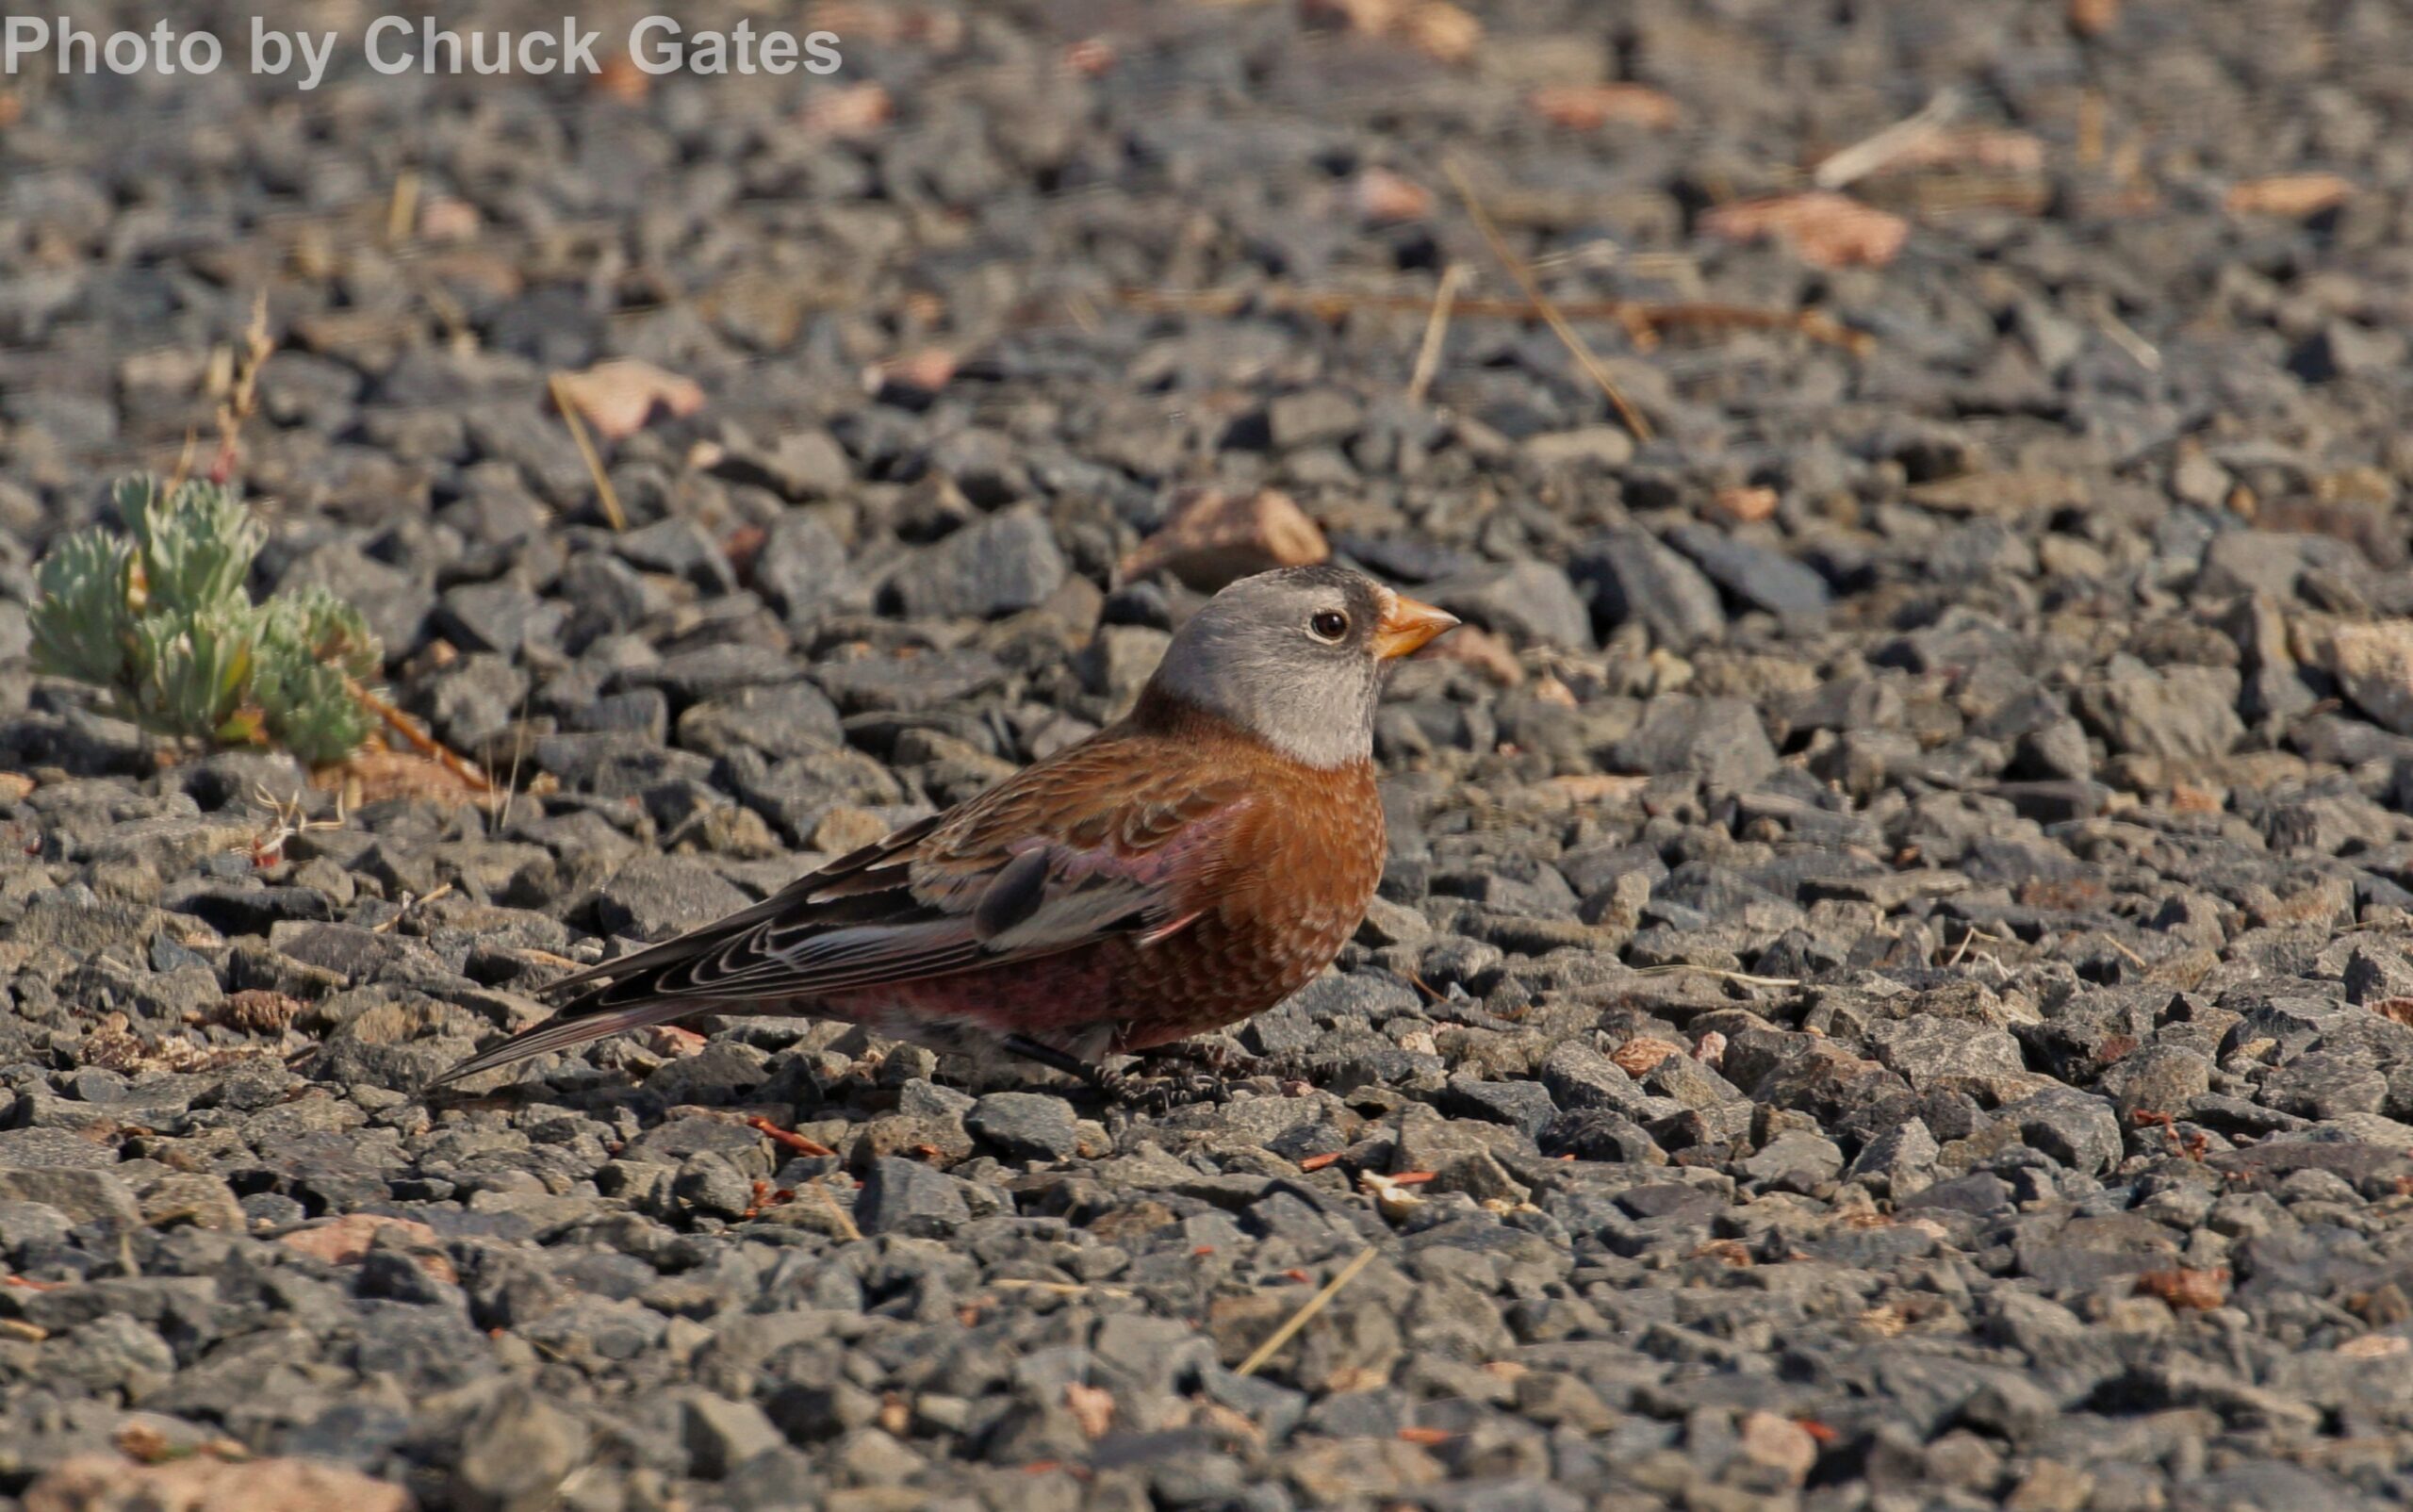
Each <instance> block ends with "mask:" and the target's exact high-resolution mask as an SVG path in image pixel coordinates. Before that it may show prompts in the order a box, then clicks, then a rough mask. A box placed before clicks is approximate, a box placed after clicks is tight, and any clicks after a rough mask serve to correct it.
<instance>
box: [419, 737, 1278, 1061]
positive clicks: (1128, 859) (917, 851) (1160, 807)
mask: <svg viewBox="0 0 2413 1512" xmlns="http://www.w3.org/2000/svg"><path fill="white" fill-rule="evenodd" d="M1167 754H1168V753H1167V752H1166V751H1165V749H1164V748H1163V747H1162V744H1161V741H1160V740H1159V738H1158V737H1154V736H1150V735H1145V734H1138V733H1129V732H1118V731H1106V732H1103V733H1101V734H1099V735H1097V736H1094V737H1092V739H1091V740H1089V741H1087V742H1084V743H1083V744H1081V745H1079V746H1076V747H1074V748H1071V749H1069V750H1067V751H1065V752H1063V753H1061V754H1060V755H1059V756H1058V757H1056V758H1054V759H1053V760H1050V761H1047V762H1042V763H1041V764H1037V765H1035V766H1032V767H1030V768H1028V769H1026V770H1025V771H1023V772H1021V773H1020V774H1018V775H1016V776H1015V777H1013V778H1011V779H1010V780H1009V781H1006V782H1004V783H1002V784H1000V785H999V786H997V787H995V788H993V789H991V790H990V791H989V792H987V793H985V794H982V795H981V796H980V797H977V798H974V799H972V800H971V801H970V802H968V803H965V804H963V805H961V806H960V807H959V808H957V809H955V810H953V811H951V812H949V813H947V814H941V815H937V816H935V817H933V818H929V819H926V820H923V821H922V822H921V823H919V824H916V825H913V826H911V827H909V828H907V829H905V830H899V831H897V832H896V833H895V834H894V835H891V836H889V837H888V838H887V839H885V840H882V841H880V842H879V843H878V844H877V845H873V846H866V847H864V848H863V849H862V850H858V851H855V852H853V853H851V854H849V855H846V856H843V857H841V858H839V859H838V860H837V861H835V862H832V863H830V864H829V865H828V866H825V867H823V868H822V869H821V870H819V871H816V872H813V873H812V874H811V875H809V876H806V877H803V878H800V879H797V880H796V881H795V882H793V883H791V884H789V885H788V886H787V887H786V888H784V889H782V890H781V891H780V893H778V894H777V895H775V896H772V897H769V898H766V899H765V900H763V902H761V903H758V904H756V905H755V906H754V907H752V908H749V909H747V910H744V911H743V912H738V913H733V914H731V915H730V916H729V917H728V918H725V919H721V920H718V921H716V922H715V923H713V924H709V925H706V926H704V927H703V928H702V929H696V930H693V931H691V932H689V933H687V934H683V935H681V936H680V937H679V938H677V939H675V940H670V941H666V942H665V943H664V944H662V945H655V946H653V947H651V948H650V949H647V950H641V951H639V952H637V953H636V954H634V955H632V956H628V957H625V958H623V959H621V960H618V961H611V962H608V963H607V964H605V965H603V966H600V967H598V968H597V969H595V970H594V971H590V972H587V973H584V974H583V975H581V976H579V977H575V978H569V979H568V980H567V981H566V982H563V983H561V984H560V985H562V986H586V985H588V984H590V983H594V982H599V981H606V980H607V979H608V985H604V986H599V987H593V988H592V989H591V990H590V991H588V992H587V993H586V994H583V996H581V997H579V998H578V999H577V1000H576V1001H574V1002H572V1003H570V1004H568V1005H567V1006H566V1007H565V1008H563V1010H562V1011H560V1012H559V1013H557V1014H555V1015H554V1016H553V1017H552V1018H551V1019H550V1020H548V1021H547V1022H546V1023H544V1024H542V1025H539V1026H537V1027H535V1028H533V1029H530V1030H528V1031H526V1032H524V1033H522V1034H520V1035H518V1036H517V1037H516V1038H514V1039H511V1040H507V1041H505V1042H503V1043H502V1044H499V1045H496V1046H495V1047H494V1048H492V1049H490V1050H486V1051H484V1052H482V1053H481V1054H479V1055H477V1056H475V1057H473V1058H471V1059H470V1060H467V1061H464V1062H463V1063H462V1064H461V1065H460V1066H457V1067H455V1068H454V1069H453V1070H451V1071H450V1072H447V1073H446V1074H445V1076H444V1077H443V1078H441V1079H443V1080H451V1079H453V1078H454V1077H458V1076H469V1075H472V1074H474V1073H476V1072H478V1071H483V1070H486V1069H489V1068H491V1067H493V1066H497V1065H503V1064H507V1063H508V1062H510V1061H512V1060H518V1059H520V1058H521V1057H523V1056H528V1055H533V1054H536V1053H538V1052H540V1051H543V1050H550V1049H558V1048H563V1047H566V1046H567V1045H570V1044H579V1043H581V1042H583V1041H585V1040H588V1039H593V1038H597V1037H599V1036H600V1035H604V1034H609V1033H614V1032H616V1031H618V1030H621V1029H626V1028H632V1027H638V1026H639V1025H642V1024H645V1023H659V1022H661V1021H663V1020H665V1019H668V1018H674V1017H677V1016H679V1015H681V1014H682V1013H688V1012H693V1011H697V1010H698V1009H704V1008H710V1007H713V1006H715V1005H720V1004H731V1003H741V1002H764V1003H773V1002H791V1003H800V1002H807V1001H810V1000H812V999H813V998H816V997H820V996H824V995H827V994H831V993H838V992H847V991H857V990H861V989H862V988H866V987H878V986H882V985H887V984H892V983H897V982H905V981H914V980H920V979H923V978H930V977H943V976H951V975H953V974H955V973H958V972H963V971H970V970H974V969H977V968H979V967H983V966H988V965H993V964H996V963H999V962H1002V961H1017V960H1024V959H1028V958H1030V957H1033V956H1042V955H1051V954H1054V953H1056V952H1058V951H1062V950H1070V949H1074V948H1075V947H1078V946H1080V945H1089V944H1092V943H1094V942H1096V941H1098V940H1101V939H1105V938H1108V937H1109V936H1113V935H1118V934H1126V935H1136V936H1139V937H1140V938H1141V939H1143V940H1149V941H1154V940H1159V939H1163V938H1165V937H1166V936H1168V935H1171V934H1173V933H1175V932H1178V931H1179V930H1180V929H1184V928H1185V927H1187V926H1188V925H1189V923H1190V921H1191V920H1192V919H1194V918H1195V917H1196V916H1197V915H1198V913H1199V912H1200V911H1201V910H1202V909H1204V908H1206V907H1208V906H1210V905H1211V903H1212V901H1213V900H1214V898H1215V897H1216V896H1219V894H1220V892H1221V890H1222V889H1223V888H1224V887H1225V886H1227V885H1228V884H1229V881H1230V879H1231V875H1232V868H1231V866H1230V863H1229V862H1228V860H1227V859H1226V855H1225V852H1226V850H1227V848H1228V841H1229V837H1230V835H1231V833H1232V830H1233V828H1234V826H1235V824H1236V823H1237V822H1238V821H1239V818H1240V817H1241V816H1242V815H1243V814H1245V813H1246V812H1247V810H1248V808H1249V806H1250V803H1251V794H1250V790H1249V788H1248V785H1247V783H1246V782H1245V781H1243V780H1241V779H1240V778H1239V776H1238V775H1225V776H1221V777H1218V778H1216V779H1215V780H1213V781H1208V782H1206V783H1203V784H1201V783H1199V782H1197V781H1196V780H1195V779H1196V773H1197V767H1196V765H1195V764H1192V763H1190V762H1184V761H1178V760H1173V761H1168V760H1166V759H1165V757H1166V756H1167Z"/></svg>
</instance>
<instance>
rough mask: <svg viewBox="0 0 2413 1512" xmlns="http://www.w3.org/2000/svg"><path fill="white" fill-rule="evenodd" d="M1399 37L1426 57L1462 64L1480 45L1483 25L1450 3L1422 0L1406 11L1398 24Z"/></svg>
mask: <svg viewBox="0 0 2413 1512" xmlns="http://www.w3.org/2000/svg"><path fill="white" fill-rule="evenodd" d="M1400 35H1401V37H1403V39H1405V41H1406V42H1407V44H1408V45H1409V46H1410V47H1413V48H1415V49H1416V50H1417V51H1418V52H1420V53H1422V54H1423V55H1424V56H1425V57H1427V58H1435V59H1437V60H1438V61H1440V62H1444V63H1463V62H1465V61H1466V60H1467V59H1468V58H1472V57H1473V56H1474V50H1475V49H1476V48H1477V47H1479V46H1481V45H1482V43H1483V23H1482V22H1480V21H1477V20H1476V19H1475V18H1474V16H1473V15H1472V14H1471V13H1470V12H1469V11H1465V10H1461V9H1459V8H1457V7H1456V6H1453V5H1452V4H1450V3H1449V0H1424V3H1423V4H1422V5H1419V6H1414V7H1411V8H1409V10H1408V12H1407V15H1406V17H1405V19H1403V21H1402V22H1401V23H1400Z"/></svg>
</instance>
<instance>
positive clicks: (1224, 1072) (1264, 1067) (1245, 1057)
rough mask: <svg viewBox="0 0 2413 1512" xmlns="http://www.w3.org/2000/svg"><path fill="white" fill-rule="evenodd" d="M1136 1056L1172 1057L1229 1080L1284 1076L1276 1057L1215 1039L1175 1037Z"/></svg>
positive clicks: (1153, 1058) (1141, 1051)
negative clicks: (1171, 1042) (1267, 1057)
mask: <svg viewBox="0 0 2413 1512" xmlns="http://www.w3.org/2000/svg"><path fill="white" fill-rule="evenodd" d="M1134 1055H1135V1056H1136V1057H1137V1058H1138V1059H1140V1060H1171V1061H1176V1062H1178V1063H1180V1064H1182V1065H1187V1066H1194V1067H1196V1068H1197V1069H1198V1070H1200V1071H1204V1072H1206V1073H1207V1075H1209V1076H1221V1077H1223V1078H1225V1079H1227V1080H1239V1081H1245V1080H1247V1079H1248V1078H1249V1077H1251V1076H1275V1077H1279V1076H1280V1075H1281V1073H1280V1071H1279V1070H1278V1069H1277V1066H1276V1063H1275V1061H1274V1060H1268V1059H1266V1058H1265V1057H1262V1056H1254V1055H1250V1054H1249V1053H1248V1052H1246V1051H1244V1050H1237V1049H1234V1048H1233V1047H1232V1046H1230V1045H1228V1044H1220V1043H1218V1042H1216V1041H1213V1040H1176V1041H1174V1043H1173V1044H1152V1045H1150V1046H1148V1048H1146V1049H1144V1050H1140V1051H1135V1052H1134Z"/></svg>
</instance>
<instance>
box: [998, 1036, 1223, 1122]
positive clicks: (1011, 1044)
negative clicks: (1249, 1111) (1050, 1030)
mask: <svg viewBox="0 0 2413 1512" xmlns="http://www.w3.org/2000/svg"><path fill="white" fill-rule="evenodd" d="M998 1044H1000V1045H1001V1046H1002V1047H1003V1048H1004V1049H1006V1050H1008V1051H1010V1052H1011V1053H1012V1054H1014V1055H1018V1056H1021V1057H1023V1058H1025V1059H1026V1060H1036V1061H1038V1062H1039V1063H1040V1064H1041V1065H1042V1066H1045V1067H1047V1068H1048V1069H1049V1070H1051V1071H1060V1072H1062V1073H1064V1075H1066V1076H1077V1077H1079V1078H1080V1079H1081V1080H1082V1081H1085V1082H1087V1083H1089V1084H1090V1085H1091V1086H1092V1087H1094V1088H1096V1089H1097V1090H1098V1091H1100V1092H1102V1093H1106V1094H1107V1095H1108V1097H1111V1098H1113V1099H1114V1100H1115V1101H1116V1102H1119V1103H1128V1104H1130V1105H1131V1106H1132V1107H1134V1108H1138V1109H1141V1110H1142V1111H1143V1112H1150V1113H1169V1112H1171V1111H1173V1109H1176V1108H1179V1107H1182V1106H1183V1105H1185V1104H1188V1103H1199V1102H1229V1101H1230V1100H1231V1091H1230V1089H1228V1088H1226V1087H1225V1086H1224V1085H1223V1082H1222V1081H1221V1080H1220V1079H1218V1078H1216V1077H1214V1076H1181V1077H1176V1078H1167V1079H1165V1080H1162V1081H1158V1082H1156V1083H1154V1084H1153V1085H1150V1086H1145V1087H1142V1086H1141V1085H1140V1084H1139V1083H1138V1082H1135V1081H1133V1080H1132V1079H1131V1077H1129V1076H1125V1075H1124V1073H1122V1072H1120V1071H1116V1070H1114V1069H1112V1068H1111V1067H1108V1066H1099V1065H1092V1064H1091V1063H1090V1062H1089V1061H1087V1060H1082V1059H1081V1058H1080V1057H1078V1056H1076V1055H1072V1054H1070V1053H1068V1052H1066V1051H1063V1050H1059V1049H1057V1048H1056V1047H1055V1046H1054V1045H1052V1044H1042V1043H1040V1042H1039V1041H1037V1040H1034V1039H1032V1038H1031V1037H1030V1036H1029V1035H1027V1034H1009V1035H1007V1036H1006V1037H1005V1038H1004V1039H1003V1040H1000V1041H999V1042H998Z"/></svg>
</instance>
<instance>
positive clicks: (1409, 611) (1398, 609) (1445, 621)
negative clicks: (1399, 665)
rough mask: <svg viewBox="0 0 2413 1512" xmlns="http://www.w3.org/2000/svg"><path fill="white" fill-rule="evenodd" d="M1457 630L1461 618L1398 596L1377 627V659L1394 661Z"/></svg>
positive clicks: (1429, 605) (1392, 600)
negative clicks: (1438, 637) (1439, 636)
mask: <svg viewBox="0 0 2413 1512" xmlns="http://www.w3.org/2000/svg"><path fill="white" fill-rule="evenodd" d="M1457 628H1458V616H1455V615H1453V614H1451V613H1450V612H1449V611H1448V610H1446V609H1436V608H1434V607H1433V606H1432V605H1431V604H1429V603H1418V602H1417V601H1416V600H1413V599H1410V598H1408V597H1406V596H1405V595H1403V594H1394V595H1393V596H1392V598H1391V601H1390V607H1389V608H1388V609H1387V610H1385V611H1384V612H1383V619H1382V623H1380V624H1378V625H1376V626H1375V627H1374V659H1375V660H1376V661H1378V662H1388V661H1394V660H1396V659H1398V658H1400V657H1402V656H1405V655H1406V654H1407V653H1408V652H1410V651H1413V650H1415V649H1417V648H1419V647H1420V646H1422V645H1424V644H1425V643H1426V642H1427V641H1430V640H1432V639H1434V638H1435V637H1436V636H1438V635H1443V634H1447V633H1449V632H1451V631H1453V630H1455V629H1457Z"/></svg>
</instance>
